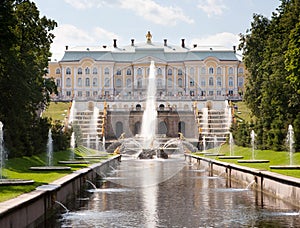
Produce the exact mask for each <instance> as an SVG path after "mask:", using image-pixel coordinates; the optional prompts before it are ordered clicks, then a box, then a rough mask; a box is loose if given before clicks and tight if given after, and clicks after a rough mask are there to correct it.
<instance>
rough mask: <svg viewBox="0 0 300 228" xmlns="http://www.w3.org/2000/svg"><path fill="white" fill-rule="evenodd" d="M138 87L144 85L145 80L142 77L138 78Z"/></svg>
mask: <svg viewBox="0 0 300 228" xmlns="http://www.w3.org/2000/svg"><path fill="white" fill-rule="evenodd" d="M137 87H138V88H139V89H141V88H142V87H143V80H142V79H141V78H138V80H137Z"/></svg>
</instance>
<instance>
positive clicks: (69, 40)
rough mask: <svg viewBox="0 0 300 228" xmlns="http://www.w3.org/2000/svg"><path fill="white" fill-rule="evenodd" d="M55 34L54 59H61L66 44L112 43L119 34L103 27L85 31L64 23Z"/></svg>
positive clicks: (72, 45) (71, 45) (73, 45)
mask: <svg viewBox="0 0 300 228" xmlns="http://www.w3.org/2000/svg"><path fill="white" fill-rule="evenodd" d="M53 34H54V35H55V38H54V40H53V43H52V45H51V52H52V55H53V56H52V59H57V60H60V59H61V58H62V56H63V54H64V51H65V46H69V47H75V46H79V45H80V46H89V45H99V46H100V45H104V44H105V45H111V44H112V42H113V41H112V40H113V39H115V38H116V39H117V38H118V36H117V35H116V34H114V33H112V32H109V31H106V30H105V29H103V28H99V27H96V28H94V29H93V31H91V32H89V31H85V30H81V29H79V28H77V27H76V26H74V25H70V24H62V25H60V26H58V27H57V28H56V29H55V30H54V31H53Z"/></svg>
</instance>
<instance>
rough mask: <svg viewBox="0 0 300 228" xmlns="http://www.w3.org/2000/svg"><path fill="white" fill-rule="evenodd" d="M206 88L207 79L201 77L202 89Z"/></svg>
mask: <svg viewBox="0 0 300 228" xmlns="http://www.w3.org/2000/svg"><path fill="white" fill-rule="evenodd" d="M205 86H206V80H205V77H201V87H205Z"/></svg>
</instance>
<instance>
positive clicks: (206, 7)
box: [197, 0, 227, 17]
mask: <svg viewBox="0 0 300 228" xmlns="http://www.w3.org/2000/svg"><path fill="white" fill-rule="evenodd" d="M197 7H198V8H199V9H201V10H202V11H204V12H205V13H206V14H207V16H208V17H211V16H213V15H217V16H219V15H222V14H223V12H224V10H226V9H227V6H226V5H225V4H224V3H223V0H200V1H199V4H198V5H197Z"/></svg>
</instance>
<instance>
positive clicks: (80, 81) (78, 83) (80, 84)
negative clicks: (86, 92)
mask: <svg viewBox="0 0 300 228" xmlns="http://www.w3.org/2000/svg"><path fill="white" fill-rule="evenodd" d="M77 85H78V86H82V78H78V79H77Z"/></svg>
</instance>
